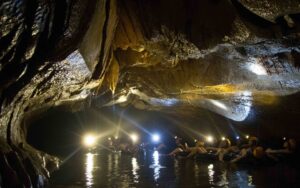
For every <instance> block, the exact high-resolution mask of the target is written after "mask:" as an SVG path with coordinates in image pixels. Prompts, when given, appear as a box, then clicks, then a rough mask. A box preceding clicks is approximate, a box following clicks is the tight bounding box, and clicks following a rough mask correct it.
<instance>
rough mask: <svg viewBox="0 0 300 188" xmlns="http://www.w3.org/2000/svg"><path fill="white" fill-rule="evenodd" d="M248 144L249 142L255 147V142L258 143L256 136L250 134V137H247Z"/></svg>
mask: <svg viewBox="0 0 300 188" xmlns="http://www.w3.org/2000/svg"><path fill="white" fill-rule="evenodd" d="M248 144H249V146H250V147H256V146H257V144H258V139H257V137H255V136H251V137H250V138H249V141H248Z"/></svg>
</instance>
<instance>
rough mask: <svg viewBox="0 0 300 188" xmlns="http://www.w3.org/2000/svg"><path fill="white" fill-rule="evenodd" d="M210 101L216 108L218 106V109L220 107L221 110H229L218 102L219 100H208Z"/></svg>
mask: <svg viewBox="0 0 300 188" xmlns="http://www.w3.org/2000/svg"><path fill="white" fill-rule="evenodd" d="M208 101H209V102H210V103H212V104H213V105H215V106H217V107H219V108H222V109H223V110H227V107H226V106H225V105H224V104H223V103H221V102H219V101H217V100H213V99H208Z"/></svg>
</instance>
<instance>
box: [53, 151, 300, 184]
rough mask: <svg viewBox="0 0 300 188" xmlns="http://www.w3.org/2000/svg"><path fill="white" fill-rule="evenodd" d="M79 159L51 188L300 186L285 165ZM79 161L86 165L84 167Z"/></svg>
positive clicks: (89, 156)
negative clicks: (256, 165)
mask: <svg viewBox="0 0 300 188" xmlns="http://www.w3.org/2000/svg"><path fill="white" fill-rule="evenodd" d="M82 157H83V158H82ZM78 159H79V158H71V159H70V160H69V161H68V162H66V163H65V165H63V166H62V167H61V169H60V170H59V171H58V174H57V176H56V179H55V183H56V184H54V186H51V187H78V186H79V187H143V186H145V187H155V186H159V187H255V186H259V187H274V186H278V187H293V186H291V185H299V184H300V182H299V179H298V178H297V177H298V171H297V169H294V168H293V167H291V166H287V167H284V168H285V169H286V170H285V171H287V172H288V173H286V172H284V171H283V170H282V169H283V167H282V165H281V166H272V167H259V168H257V167H250V166H246V167H240V166H235V165H229V164H223V163H218V162H214V163H208V162H207V161H192V160H182V159H172V158H168V157H165V156H162V157H161V156H160V155H159V153H158V152H154V153H152V154H151V155H150V157H146V158H143V157H133V156H129V155H120V154H111V153H108V154H107V153H105V152H103V153H102V152H100V153H99V154H93V153H87V154H84V155H80V160H78ZM82 159H83V160H82ZM79 161H80V162H83V165H82V166H81V165H79V163H78V162H79ZM162 164H164V166H162ZM149 165H150V166H149ZM79 166H81V167H84V168H78V169H76V171H75V172H74V167H79ZM99 166H101V170H98V168H99ZM162 168H164V169H163V170H162ZM81 172H82V173H81ZM270 172H272V173H271V174H270ZM273 172H274V173H273ZM279 179H280V181H279ZM52 185H53V184H52ZM62 185H63V186H62ZM65 185H66V186H65ZM285 185H289V186H285ZM298 187H299V186H298Z"/></svg>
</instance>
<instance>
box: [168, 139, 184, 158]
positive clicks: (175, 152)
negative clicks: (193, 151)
mask: <svg viewBox="0 0 300 188" xmlns="http://www.w3.org/2000/svg"><path fill="white" fill-rule="evenodd" d="M175 143H176V146H177V147H176V148H175V149H174V150H173V151H172V152H171V153H169V154H168V155H169V156H173V157H175V156H176V155H178V154H180V153H181V154H186V152H187V148H188V144H187V143H186V142H183V140H182V138H180V137H177V136H176V137H175Z"/></svg>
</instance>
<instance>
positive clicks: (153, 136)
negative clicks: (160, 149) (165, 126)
mask: <svg viewBox="0 0 300 188" xmlns="http://www.w3.org/2000/svg"><path fill="white" fill-rule="evenodd" d="M159 140H160V136H159V135H158V134H153V135H152V141H153V142H159Z"/></svg>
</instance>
